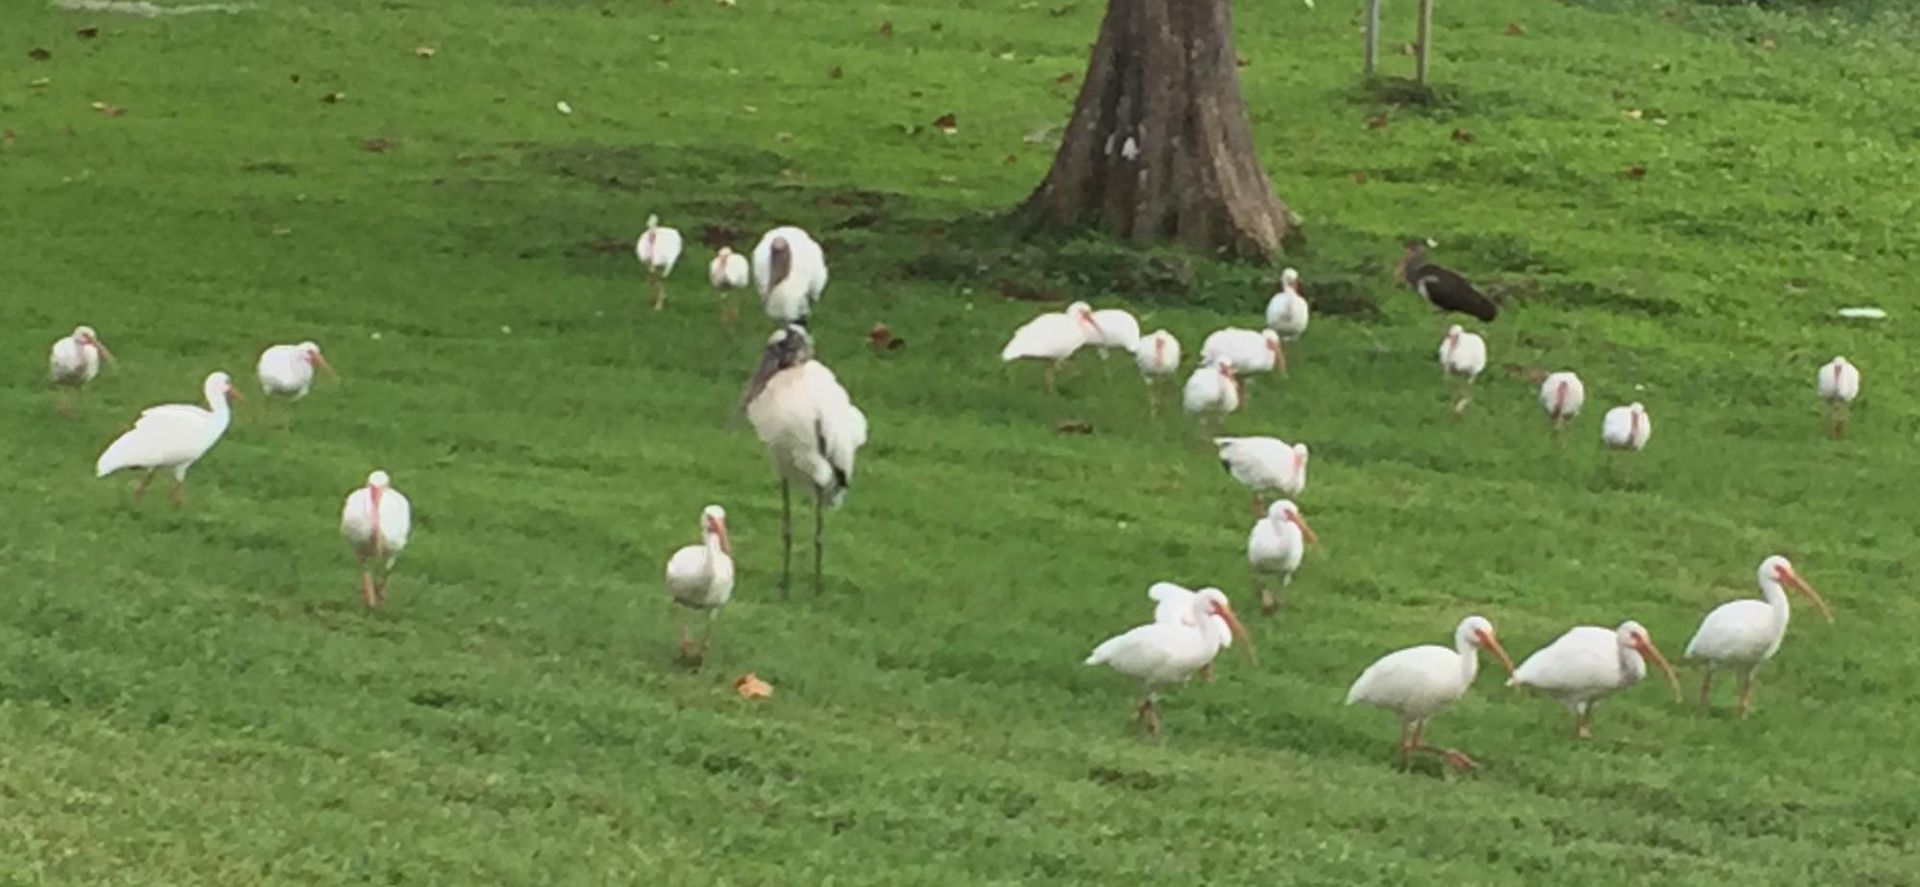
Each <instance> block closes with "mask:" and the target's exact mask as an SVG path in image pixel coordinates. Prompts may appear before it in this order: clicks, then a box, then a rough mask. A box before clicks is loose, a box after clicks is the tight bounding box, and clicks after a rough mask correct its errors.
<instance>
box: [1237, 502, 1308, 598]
mask: <svg viewBox="0 0 1920 887" xmlns="http://www.w3.org/2000/svg"><path fill="white" fill-rule="evenodd" d="M1305 523H1306V520H1305V518H1303V517H1302V516H1301V514H1300V506H1298V505H1295V504H1293V502H1291V501H1289V500H1287V499H1281V500H1280V501H1278V502H1275V503H1273V504H1272V505H1269V506H1267V516H1266V517H1263V518H1261V519H1260V520H1258V521H1255V522H1254V524H1253V529H1251V530H1249V531H1248V532H1247V565H1248V566H1250V567H1252V568H1253V571H1254V572H1256V573H1265V574H1269V575H1274V576H1279V577H1280V584H1281V586H1282V587H1284V586H1286V585H1290V584H1292V582H1293V574H1294V572H1295V571H1297V570H1299V569H1300V560H1301V558H1303V557H1305V556H1306V553H1307V537H1306V528H1305V527H1304V526H1303V524H1305Z"/></svg>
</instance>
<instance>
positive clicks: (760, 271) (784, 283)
mask: <svg viewBox="0 0 1920 887" xmlns="http://www.w3.org/2000/svg"><path fill="white" fill-rule="evenodd" d="M753 279H754V285H755V286H757V287H759V290H760V308H761V310H763V311H765V312H767V316H768V317H771V318H773V322H774V323H782V324H787V323H791V324H798V325H800V326H806V324H807V318H808V317H809V316H811V315H812V314H813V306H814V305H817V304H819V302H820V294H821V293H822V292H824V291H825V290H826V288H827V254H826V251H825V250H823V249H821V248H820V244H819V243H817V242H816V241H814V239H813V235H811V234H808V233H807V232H806V231H804V230H802V229H800V228H796V227H794V226H792V225H784V226H781V227H779V228H775V229H773V230H771V231H768V232H767V233H765V234H763V235H761V236H760V243H759V244H757V245H756V246H754V248H753Z"/></svg>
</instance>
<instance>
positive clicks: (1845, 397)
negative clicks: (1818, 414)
mask: <svg viewBox="0 0 1920 887" xmlns="http://www.w3.org/2000/svg"><path fill="white" fill-rule="evenodd" d="M1814 381H1815V390H1817V391H1819V393H1820V399H1821V400H1823V401H1826V404H1827V433H1828V434H1830V435H1832V436H1833V438H1834V439H1835V440H1838V439H1839V438H1840V437H1842V436H1843V435H1845V434H1846V433H1847V412H1848V410H1849V409H1850V408H1851V407H1852V405H1853V399H1854V398H1856V397H1859V396H1860V369H1859V368H1858V367H1856V366H1854V365H1853V362H1852V361H1850V360H1847V359H1846V358H1844V357H1836V358H1834V359H1832V360H1830V361H1827V364H1826V365H1825V366H1823V367H1821V368H1820V374H1819V375H1818V376H1817V377H1816V378H1815V380H1814Z"/></svg>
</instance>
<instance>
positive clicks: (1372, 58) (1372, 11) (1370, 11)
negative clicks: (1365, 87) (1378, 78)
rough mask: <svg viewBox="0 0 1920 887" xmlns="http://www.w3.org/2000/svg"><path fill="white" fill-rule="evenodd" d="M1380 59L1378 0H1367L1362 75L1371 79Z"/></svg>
mask: <svg viewBox="0 0 1920 887" xmlns="http://www.w3.org/2000/svg"><path fill="white" fill-rule="evenodd" d="M1379 59H1380V0H1367V49H1366V63H1365V67H1363V68H1362V69H1361V74H1362V76H1364V77H1366V79H1368V80H1372V79H1373V74H1374V69H1375V68H1376V67H1377V66H1378V62H1379Z"/></svg>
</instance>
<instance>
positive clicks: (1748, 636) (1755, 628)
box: [1687, 554, 1833, 720]
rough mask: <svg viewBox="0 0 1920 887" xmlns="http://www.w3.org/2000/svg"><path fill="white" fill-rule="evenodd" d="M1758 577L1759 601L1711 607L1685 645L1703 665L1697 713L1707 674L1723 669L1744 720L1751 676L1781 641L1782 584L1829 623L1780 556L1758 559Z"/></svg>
mask: <svg viewBox="0 0 1920 887" xmlns="http://www.w3.org/2000/svg"><path fill="white" fill-rule="evenodd" d="M1758 578H1759V581H1760V595H1761V597H1762V598H1764V600H1758V601H1756V600H1753V599H1751V598H1748V599H1746V600H1738V601H1729V602H1727V603H1724V604H1721V605H1720V606H1718V607H1715V608H1714V609H1713V612H1711V613H1708V614H1707V618H1705V619H1703V620H1701V621H1700V629H1699V630H1698V631H1695V632H1694V633H1693V640H1690V641H1688V642H1687V658H1688V659H1698V660H1703V661H1704V662H1705V663H1706V666H1707V672H1706V677H1704V678H1702V679H1701V681H1700V710H1701V711H1702V712H1705V711H1706V710H1707V700H1708V695H1707V694H1708V692H1709V691H1710V690H1711V689H1712V687H1713V673H1714V672H1715V671H1717V670H1720V669H1726V670H1728V671H1731V672H1733V673H1734V674H1735V675H1738V676H1739V678H1740V717H1741V719H1742V720H1745V719H1746V717H1747V710H1748V708H1749V707H1750V706H1751V703H1752V697H1753V675H1754V673H1755V672H1757V671H1759V670H1760V666H1762V665H1765V664H1766V663H1767V660H1769V659H1772V658H1773V654H1775V653H1777V652H1779V651H1780V642H1781V641H1783V640H1785V639H1786V637H1787V619H1788V617H1789V616H1790V615H1791V614H1790V613H1789V612H1788V608H1787V594H1786V592H1784V591H1782V590H1781V588H1780V587H1781V586H1782V585H1785V586H1787V587H1790V588H1792V589H1793V590H1795V591H1798V592H1800V593H1801V594H1804V595H1806V596H1807V599H1808V600H1810V601H1813V605H1814V606H1815V607H1818V608H1819V609H1820V615H1822V616H1825V617H1826V618H1827V621H1828V622H1832V621H1833V611H1832V610H1830V609H1828V608H1827V602H1826V600H1824V599H1823V598H1821V597H1820V593H1819V592H1817V591H1814V590H1813V586H1811V585H1808V584H1807V581H1806V580H1805V579H1802V578H1800V574H1799V573H1798V572H1795V571H1794V569H1793V564H1792V562H1790V561H1788V560H1787V559H1786V558H1784V557H1781V556H1780V555H1777V554H1776V555H1774V556H1772V557H1769V558H1767V559H1766V560H1764V561H1761V562H1760V569H1759V572H1758Z"/></svg>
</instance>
